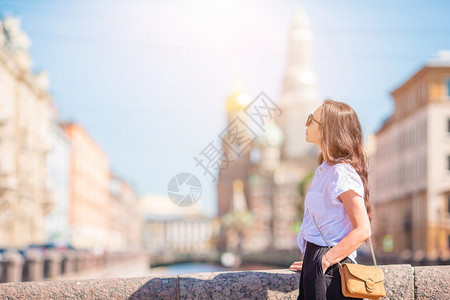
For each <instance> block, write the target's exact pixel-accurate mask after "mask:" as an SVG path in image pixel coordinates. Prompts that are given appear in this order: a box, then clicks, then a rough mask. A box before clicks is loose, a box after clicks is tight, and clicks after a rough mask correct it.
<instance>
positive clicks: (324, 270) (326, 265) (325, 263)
mask: <svg viewBox="0 0 450 300" xmlns="http://www.w3.org/2000/svg"><path fill="white" fill-rule="evenodd" d="M330 266H331V265H330V263H329V262H328V260H327V259H326V258H325V255H322V273H323V274H325V272H326V271H327V269H328V268H329V267H330Z"/></svg>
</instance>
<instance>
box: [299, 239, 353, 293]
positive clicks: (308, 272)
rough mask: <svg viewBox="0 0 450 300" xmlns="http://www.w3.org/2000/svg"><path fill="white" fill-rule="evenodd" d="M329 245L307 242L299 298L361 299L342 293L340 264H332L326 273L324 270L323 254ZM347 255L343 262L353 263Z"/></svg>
mask: <svg viewBox="0 0 450 300" xmlns="http://www.w3.org/2000/svg"><path fill="white" fill-rule="evenodd" d="M327 251H328V247H323V246H318V245H316V244H313V243H310V242H307V244H306V251H305V252H306V253H305V255H304V257H303V265H302V271H301V274H300V286H299V293H298V298H297V299H301V300H313V299H316V300H319V299H320V300H325V299H361V298H349V297H344V295H342V290H341V276H340V274H339V265H338V264H334V265H332V266H330V267H329V268H328V269H327V270H326V272H325V274H323V271H322V256H323V254H324V253H325V252H327ZM351 262H352V261H351V259H350V258H348V257H346V258H345V259H343V260H342V261H341V263H351Z"/></svg>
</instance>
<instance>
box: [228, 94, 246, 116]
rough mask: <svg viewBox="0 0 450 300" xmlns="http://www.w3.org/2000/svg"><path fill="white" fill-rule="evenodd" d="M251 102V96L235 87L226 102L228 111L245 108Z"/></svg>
mask: <svg viewBox="0 0 450 300" xmlns="http://www.w3.org/2000/svg"><path fill="white" fill-rule="evenodd" d="M249 103H250V97H249V96H248V95H247V94H246V93H244V92H243V91H242V90H240V89H235V90H234V92H233V93H232V94H231V95H230V97H228V99H227V101H226V102H225V107H226V109H227V113H231V112H236V111H241V110H244V109H245V108H246V107H247V105H248V104H249Z"/></svg>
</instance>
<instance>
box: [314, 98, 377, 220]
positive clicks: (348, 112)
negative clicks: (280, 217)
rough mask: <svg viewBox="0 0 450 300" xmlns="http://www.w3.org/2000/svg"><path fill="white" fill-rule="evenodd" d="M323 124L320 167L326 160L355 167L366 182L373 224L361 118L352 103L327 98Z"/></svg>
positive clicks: (370, 217) (368, 210) (370, 218)
mask: <svg viewBox="0 0 450 300" xmlns="http://www.w3.org/2000/svg"><path fill="white" fill-rule="evenodd" d="M320 122H321V126H319V128H320V132H321V134H322V141H321V150H322V152H321V153H320V155H319V161H318V162H319V165H320V164H322V163H323V161H326V162H327V163H329V164H330V165H335V164H338V163H344V162H347V163H349V164H351V165H352V166H353V168H354V169H355V171H356V173H358V175H359V176H360V177H361V181H362V182H363V185H364V203H365V206H366V210H367V215H368V216H369V221H370V222H372V206H371V204H370V201H369V186H368V172H367V167H368V164H367V158H366V154H365V152H364V142H363V133H362V128H361V123H360V122H359V119H358V116H357V115H356V113H355V111H354V110H353V108H351V107H350V106H349V105H348V104H346V103H343V102H337V101H333V100H330V99H326V100H324V102H323V104H322V119H321V121H320Z"/></svg>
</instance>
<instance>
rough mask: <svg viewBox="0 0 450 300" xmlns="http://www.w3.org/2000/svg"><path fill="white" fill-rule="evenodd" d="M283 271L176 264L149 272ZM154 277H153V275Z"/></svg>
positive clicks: (164, 273) (260, 267)
mask: <svg viewBox="0 0 450 300" xmlns="http://www.w3.org/2000/svg"><path fill="white" fill-rule="evenodd" d="M271 269H283V267H277V266H271V265H258V264H246V265H242V266H240V267H237V268H227V267H224V266H222V265H215V264H208V263H178V264H173V265H168V266H161V267H154V268H151V269H150V272H151V273H153V274H157V275H182V274H191V273H202V272H226V271H249V270H252V271H255V270H271ZM153 276H155V275H153Z"/></svg>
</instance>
